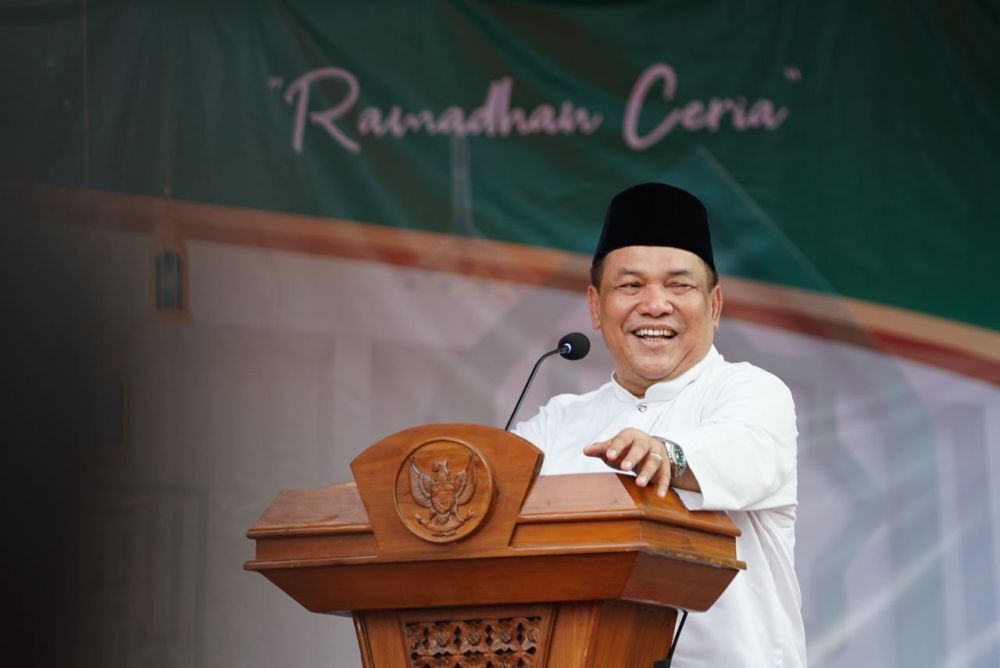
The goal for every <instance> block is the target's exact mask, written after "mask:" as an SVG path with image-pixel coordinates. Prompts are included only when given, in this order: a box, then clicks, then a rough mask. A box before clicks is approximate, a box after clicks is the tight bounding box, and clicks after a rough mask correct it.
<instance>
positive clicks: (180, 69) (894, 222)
mask: <svg viewBox="0 0 1000 668" xmlns="http://www.w3.org/2000/svg"><path fill="white" fill-rule="evenodd" d="M998 17H1000V11H998V9H997V7H996V3H984V2H976V3H974V2H957V3H932V2H911V3H874V4H873V3H865V2H860V1H855V2H838V3H799V2H777V1H776V2H766V3H740V2H711V3H690V2H679V1H677V2H662V3H619V2H536V3H524V2H492V3H481V2H467V1H458V0H453V1H450V2H443V1H439V2H429V1H407V2H379V3H364V2H346V3H332V2H325V1H320V0H288V1H283V2H265V1H260V2H195V1H193V0H182V1H178V2H170V3H160V2H152V1H151V0H139V1H135V2H127V3H126V2H63V3H59V2H56V3H38V2H19V3H13V6H8V7H6V8H5V9H3V10H0V18H2V21H0V30H2V35H3V40H2V42H3V46H2V49H3V59H2V60H3V64H2V75H3V81H4V89H5V103H4V105H3V108H2V110H0V122H2V130H0V141H2V147H3V150H2V157H0V176H2V178H4V179H7V180H16V181H33V182H43V183H55V184H69V185H78V186H85V187H90V188H96V189H100V190H109V191H116V192H128V193H139V194H153V195H160V194H163V193H164V191H165V189H167V190H169V192H170V194H171V195H172V196H173V197H175V198H178V199H183V200H193V201H202V202H211V203H218V204H225V205H234V206H244V207H253V208H261V209H268V210H277V211H289V212H300V213H309V214H316V215H321V216H330V217H335V218H342V219H349V220H359V221H365V222H371V223H376V224H380V225H388V226H394V227H400V228H415V229H423V230H433V231H439V232H447V233H452V234H458V235H471V236H482V237H485V238H489V239H498V240H508V241H514V242H519V243H524V244H531V245H538V246H546V247H554V248H562V249H568V250H574V251H580V252H589V251H590V250H591V249H592V247H593V244H594V242H595V239H596V235H597V232H598V230H599V227H600V223H601V217H602V214H603V208H604V206H605V204H606V202H607V200H608V198H609V196H610V195H612V194H613V193H615V192H616V191H618V190H619V189H621V188H623V187H625V186H627V185H631V184H634V183H637V182H642V181H652V180H662V181H668V182H671V183H674V184H677V185H680V186H683V187H686V188H689V189H691V190H692V191H694V192H695V193H696V194H698V195H699V196H700V197H702V199H704V200H705V201H706V202H707V204H708V206H709V209H710V214H711V216H712V218H713V221H714V229H713V231H714V234H715V237H716V244H717V246H718V248H719V250H718V262H719V266H720V269H721V270H722V271H723V272H726V273H731V274H736V275H741V276H746V277H750V278H756V279H761V280H766V281H773V282H777V283H782V284H786V285H792V286H798V287H806V288H809V289H814V290H819V291H823V292H829V293H833V294H842V295H846V296H852V297H858V298H862V299H866V300H872V301H876V302H880V303H885V304H890V305H896V306H900V307H903V308H907V309H913V310H917V311H922V312H925V313H930V314H934V315H939V316H944V317H947V318H952V319H956V320H962V321H965V322H969V323H973V324H976V325H980V326H984V327H989V328H994V329H995V328H1000V309H997V308H996V306H995V305H996V304H997V303H1000V288H998V284H1000V282H998V281H996V280H994V279H993V278H992V271H991V269H992V264H993V260H994V256H995V254H996V250H997V248H1000V232H998V225H997V220H998V219H1000V204H998V200H997V198H996V197H995V196H993V194H992V192H991V191H992V190H993V188H995V184H996V182H997V178H998V174H1000V120H998V119H1000V49H998V48H997V46H996V45H997V44H1000V18H998Z"/></svg>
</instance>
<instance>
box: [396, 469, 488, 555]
mask: <svg viewBox="0 0 1000 668" xmlns="http://www.w3.org/2000/svg"><path fill="white" fill-rule="evenodd" d="M478 482H479V479H478V475H477V473H476V462H475V460H474V459H473V457H471V456H470V457H469V461H468V464H466V466H465V468H464V469H463V470H462V471H460V472H459V473H456V474H455V475H454V476H452V473H451V470H450V469H449V468H448V460H447V459H438V460H434V461H433V462H432V463H431V472H430V474H427V473H425V472H424V471H422V470H421V469H420V467H419V466H417V462H416V459H414V458H413V457H412V456H411V457H410V494H411V495H412V496H413V500H414V501H416V502H417V505H420V506H422V507H424V508H427V510H428V512H427V513H426V514H423V515H422V514H421V513H417V514H416V515H415V518H416V520H417V522H419V523H420V525H421V526H423V527H426V528H427V530H428V531H430V532H431V533H433V534H434V535H435V536H437V537H444V536H453V535H455V532H457V531H458V529H459V528H460V527H461V526H462V525H463V524H465V523H466V522H468V521H469V520H470V519H472V518H473V517H475V516H476V513H475V512H474V511H472V510H469V511H466V512H463V511H462V508H461V507H462V506H464V505H465V504H467V503H468V502H469V501H470V500H472V497H473V496H474V495H475V493H476V485H477V484H478Z"/></svg>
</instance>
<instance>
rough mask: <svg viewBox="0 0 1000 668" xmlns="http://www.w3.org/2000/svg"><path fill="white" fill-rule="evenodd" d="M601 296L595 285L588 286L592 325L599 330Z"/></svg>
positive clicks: (588, 303) (588, 302)
mask: <svg viewBox="0 0 1000 668" xmlns="http://www.w3.org/2000/svg"><path fill="white" fill-rule="evenodd" d="M600 303H601V295H600V293H599V292H598V291H597V288H595V287H594V286H593V285H588V286H587V306H589V307H590V325H591V326H592V327H593V328H594V329H595V330H598V329H600V328H601V312H600V308H599V307H600Z"/></svg>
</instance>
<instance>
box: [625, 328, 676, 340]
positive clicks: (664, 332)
mask: <svg viewBox="0 0 1000 668" xmlns="http://www.w3.org/2000/svg"><path fill="white" fill-rule="evenodd" d="M632 334H634V335H635V336H638V337H639V338H640V339H647V340H653V341H657V340H660V341H667V340H669V339H672V338H674V337H675V336H677V332H675V331H674V330H672V329H666V328H663V327H640V328H639V329H637V330H635V331H633V332H632Z"/></svg>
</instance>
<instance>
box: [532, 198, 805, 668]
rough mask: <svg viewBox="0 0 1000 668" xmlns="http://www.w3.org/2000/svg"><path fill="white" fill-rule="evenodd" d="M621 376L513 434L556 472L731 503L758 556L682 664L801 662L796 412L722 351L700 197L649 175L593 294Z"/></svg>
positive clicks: (627, 204)
mask: <svg viewBox="0 0 1000 668" xmlns="http://www.w3.org/2000/svg"><path fill="white" fill-rule="evenodd" d="M587 301H588V303H589V306H590V316H591V320H592V324H593V327H594V329H595V330H600V332H601V334H602V336H603V337H604V342H605V344H606V345H607V347H608V350H609V352H610V353H611V359H612V361H613V364H614V374H613V375H612V378H611V380H610V381H609V382H608V383H606V384H605V385H603V386H601V387H599V388H598V389H596V390H594V391H593V392H589V393H587V394H583V395H560V396H557V397H554V398H553V399H551V400H550V401H549V402H548V404H546V405H545V406H544V407H543V408H542V409H541V411H540V412H539V413H538V415H536V416H535V417H533V418H531V419H530V420H528V421H526V422H523V423H521V424H519V425H518V426H517V428H516V429H515V433H517V434H518V435H520V436H522V437H524V438H526V439H527V440H529V441H531V442H532V443H534V444H536V445H537V446H538V447H540V448H541V449H542V450H543V451H544V452H545V461H544V464H543V467H542V473H543V474H549V475H551V474H561V473H582V472H587V471H608V470H609V469H616V470H622V471H628V472H634V473H635V475H636V478H635V484H637V485H639V486H643V487H644V486H647V485H655V487H656V490H657V493H658V494H659V495H660V496H665V495H666V494H667V491H668V490H669V489H670V488H674V489H675V490H676V491H677V493H678V495H679V496H680V498H681V500H682V501H683V502H684V504H685V506H687V507H688V508H689V509H690V510H722V511H725V512H726V513H727V514H728V515H729V517H730V518H731V519H732V520H733V522H734V523H735V524H736V526H737V527H739V529H740V531H741V532H742V535H741V536H740V537H739V538H738V539H737V554H738V556H739V558H740V559H742V560H744V561H745V562H746V563H747V570H746V571H745V572H743V573H740V574H738V575H737V576H736V578H735V579H734V580H733V583H732V584H731V585H730V586H729V588H728V589H727V590H726V591H725V592H724V593H723V594H722V596H721V597H720V598H719V600H718V602H716V604H715V605H714V606H713V607H712V609H711V610H709V611H708V612H706V613H701V614H693V615H691V617H690V618H689V619H688V622H687V625H686V626H685V628H684V634H683V636H682V637H681V639H680V642H679V643H678V647H677V653H676V655H675V656H674V663H673V665H674V666H675V667H677V668H696V667H704V668H709V667H712V668H720V667H725V668H737V667H740V666H747V667H748V668H764V667H775V668H777V667H779V666H780V667H782V668H800V667H803V666H805V665H806V653H805V633H804V630H803V624H802V616H801V613H800V595H799V586H798V580H797V579H796V577H795V569H794V547H795V508H796V505H797V500H796V488H797V476H796V438H797V430H796V426H795V406H794V404H793V402H792V396H791V393H790V392H789V391H788V388H787V387H786V386H785V384H784V383H782V382H781V381H780V380H779V379H778V378H777V377H775V376H773V375H771V374H770V373H768V372H766V371H763V370H762V369H759V368H757V367H755V366H753V365H751V364H748V363H746V362H741V363H731V362H728V361H726V360H725V359H723V357H722V355H720V354H719V352H718V351H717V350H716V349H715V347H714V346H713V341H714V338H715V332H716V331H717V330H718V328H719V318H720V316H721V314H722V301H723V300H722V287H721V286H720V285H719V284H718V280H717V276H716V271H715V261H714V258H713V256H712V243H711V238H710V236H709V230H708V216H707V214H706V212H705V207H704V206H703V205H702V203H701V202H700V201H699V200H698V199H697V198H696V197H694V196H693V195H691V194H690V193H688V192H686V191H684V190H681V189H679V188H675V187H673V186H669V185H665V184H661V183H646V184H643V185H639V186H635V187H633V188H629V189H628V190H625V191H623V192H621V193H619V194H618V195H616V196H615V197H614V198H613V199H612V200H611V204H610V206H609V207H608V210H607V213H606V215H605V218H604V229H603V231H602V233H601V238H600V241H599V242H598V244H597V250H596V251H595V253H594V262H593V265H592V267H591V285H590V287H589V288H588V290H587Z"/></svg>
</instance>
